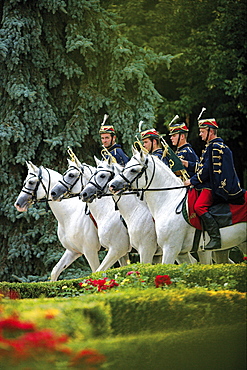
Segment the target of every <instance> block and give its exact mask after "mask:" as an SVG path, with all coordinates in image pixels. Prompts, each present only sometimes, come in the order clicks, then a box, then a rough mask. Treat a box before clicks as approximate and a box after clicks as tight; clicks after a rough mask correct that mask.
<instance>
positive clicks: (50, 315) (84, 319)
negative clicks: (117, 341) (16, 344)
mask: <svg viewBox="0 0 247 370" xmlns="http://www.w3.org/2000/svg"><path fill="white" fill-rule="evenodd" d="M2 309H3V313H4V316H8V315H11V314H12V313H18V316H19V317H20V319H21V320H24V321H31V322H35V323H36V324H37V325H38V326H39V327H40V328H50V329H53V330H55V331H56V333H60V334H66V335H68V336H69V337H70V338H72V339H75V338H76V339H81V340H85V339H87V338H91V337H94V338H95V337H99V336H100V337H105V336H109V335H111V332H112V330H111V312H110V305H108V304H106V303H105V302H103V301H101V300H100V299H99V300H97V299H95V300H94V301H87V300H85V301H84V300H82V299H78V298H70V299H65V298H52V299H47V298H40V299H23V300H15V301H13V300H5V299H4V300H3V301H2Z"/></svg>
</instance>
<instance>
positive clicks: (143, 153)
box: [140, 150, 146, 162]
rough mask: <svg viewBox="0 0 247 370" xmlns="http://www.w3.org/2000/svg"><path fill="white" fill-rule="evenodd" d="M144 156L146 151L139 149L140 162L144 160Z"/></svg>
mask: <svg viewBox="0 0 247 370" xmlns="http://www.w3.org/2000/svg"><path fill="white" fill-rule="evenodd" d="M145 157H146V153H145V152H144V151H143V150H141V151H140V159H141V161H142V162H144V160H145Z"/></svg>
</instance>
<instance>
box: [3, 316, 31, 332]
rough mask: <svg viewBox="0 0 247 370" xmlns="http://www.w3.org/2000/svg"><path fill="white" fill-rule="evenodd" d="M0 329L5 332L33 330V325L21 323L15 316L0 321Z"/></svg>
mask: <svg viewBox="0 0 247 370" xmlns="http://www.w3.org/2000/svg"><path fill="white" fill-rule="evenodd" d="M0 329H5V330H6V329H7V330H11V331H13V330H25V331H28V330H35V325H34V324H32V323H29V322H22V321H20V320H19V319H18V317H16V316H10V317H8V318H6V319H1V320H0Z"/></svg>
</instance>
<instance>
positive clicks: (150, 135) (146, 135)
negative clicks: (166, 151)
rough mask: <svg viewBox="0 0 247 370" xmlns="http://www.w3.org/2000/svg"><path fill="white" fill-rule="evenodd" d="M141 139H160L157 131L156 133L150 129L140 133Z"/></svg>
mask: <svg viewBox="0 0 247 370" xmlns="http://www.w3.org/2000/svg"><path fill="white" fill-rule="evenodd" d="M141 139H142V140H144V139H160V135H159V133H158V131H156V130H155V129H154V128H151V129H149V130H145V131H142V132H141Z"/></svg>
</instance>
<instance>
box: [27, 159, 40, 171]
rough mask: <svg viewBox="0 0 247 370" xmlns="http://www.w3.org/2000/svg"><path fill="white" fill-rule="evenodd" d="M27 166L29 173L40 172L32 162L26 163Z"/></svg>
mask: <svg viewBox="0 0 247 370" xmlns="http://www.w3.org/2000/svg"><path fill="white" fill-rule="evenodd" d="M26 165H27V168H28V171H33V172H39V169H38V167H37V166H35V164H33V163H32V162H31V161H26Z"/></svg>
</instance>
